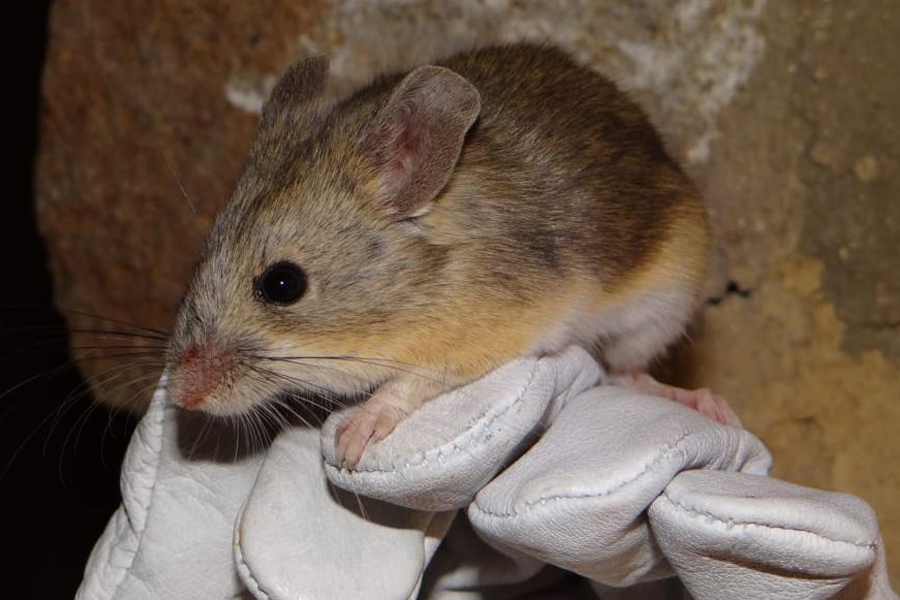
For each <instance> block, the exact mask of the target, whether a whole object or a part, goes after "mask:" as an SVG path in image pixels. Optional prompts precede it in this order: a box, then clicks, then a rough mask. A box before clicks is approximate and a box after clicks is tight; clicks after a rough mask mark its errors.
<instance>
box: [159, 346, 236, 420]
mask: <svg viewBox="0 0 900 600" xmlns="http://www.w3.org/2000/svg"><path fill="white" fill-rule="evenodd" d="M234 363H235V356H234V352H233V351H232V350H230V349H228V348H224V347H222V346H221V345H219V344H217V343H215V341H213V340H209V339H207V340H205V341H203V342H201V343H199V344H195V345H191V346H188V347H187V348H185V349H184V350H183V351H182V352H181V355H180V356H179V357H178V360H177V362H176V366H175V372H174V383H175V385H174V389H173V392H174V393H173V397H172V400H173V401H174V402H175V404H177V405H178V406H181V407H182V408H186V409H187V410H194V409H197V408H200V407H201V405H202V404H203V403H204V402H206V401H207V399H208V398H209V396H210V395H211V394H212V392H213V391H214V390H215V388H216V386H217V385H218V383H219V382H220V381H221V380H222V378H223V377H224V376H225V374H226V373H227V372H228V371H229V370H230V369H232V368H233V366H234Z"/></svg>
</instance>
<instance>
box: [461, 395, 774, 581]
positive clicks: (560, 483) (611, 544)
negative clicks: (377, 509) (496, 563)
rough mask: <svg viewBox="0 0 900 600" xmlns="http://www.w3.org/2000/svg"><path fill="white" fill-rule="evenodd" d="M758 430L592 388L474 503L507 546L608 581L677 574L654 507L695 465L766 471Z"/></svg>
mask: <svg viewBox="0 0 900 600" xmlns="http://www.w3.org/2000/svg"><path fill="white" fill-rule="evenodd" d="M769 464H770V458H769V455H768V453H767V452H766V450H765V448H764V447H763V446H762V444H761V443H760V442H759V440H757V439H756V438H755V437H753V436H752V435H751V434H749V433H748V432H746V431H744V430H742V429H738V428H735V427H728V426H723V425H719V424H717V423H714V422H712V421H711V420H709V419H706V418H705V417H703V416H701V415H700V414H698V413H696V412H695V411H692V410H690V409H688V408H685V407H683V406H681V405H679V404H677V403H675V402H671V401H668V400H664V399H660V398H655V397H650V396H642V395H639V394H636V393H634V392H632V391H626V390H623V389H620V388H616V387H612V386H604V387H598V388H594V389H592V390H590V391H589V392H586V393H583V394H581V395H580V396H578V397H577V398H575V399H573V400H572V401H570V402H569V403H568V404H566V406H565V407H564V408H563V409H562V411H561V412H560V414H559V415H558V417H557V418H556V420H555V421H554V422H553V424H552V425H551V427H550V428H549V430H548V431H547V433H546V434H545V435H544V436H543V437H542V438H541V440H540V441H538V442H537V443H536V444H535V445H534V446H532V447H531V449H530V450H529V451H528V452H527V453H526V454H525V455H524V456H522V457H521V458H520V459H519V460H518V461H517V462H516V463H514V464H513V465H512V466H511V467H509V468H508V469H507V470H506V471H505V472H504V473H502V474H501V475H499V476H498V477H497V478H496V479H494V480H493V481H492V482H491V483H490V484H488V485H487V486H486V487H485V488H484V489H483V490H482V491H481V492H479V494H478V496H477V497H476V499H475V502H474V503H473V504H472V505H471V506H470V507H469V513H468V514H469V518H470V520H471V522H472V525H473V526H474V527H475V528H476V529H477V530H478V531H479V532H480V533H481V535H482V536H483V537H484V538H485V539H487V540H488V541H490V542H491V543H492V545H494V546H495V547H497V548H498V549H500V550H503V549H508V550H510V551H519V552H525V553H528V554H530V555H531V556H534V557H537V558H540V559H541V560H543V561H545V562H547V563H550V564H553V565H556V566H559V567H562V568H564V569H568V570H570V571H575V572H576V573H580V574H582V575H584V576H586V577H589V578H591V579H594V580H596V581H599V582H601V583H605V584H608V585H615V586H623V585H631V584H634V583H638V582H641V581H647V580H651V579H654V578H658V577H663V576H667V575H669V574H671V570H670V568H669V567H668V565H667V563H666V560H665V557H664V556H663V553H662V552H661V550H660V548H659V547H658V546H657V545H656V543H655V541H654V539H653V536H652V535H651V532H650V529H649V527H648V524H647V519H646V515H645V510H646V508H647V507H648V506H649V505H650V504H651V503H652V502H653V501H654V500H655V499H656V497H657V496H658V495H659V494H660V493H661V492H662V491H663V489H665V487H666V486H667V485H668V483H669V482H670V481H671V479H672V478H673V477H674V476H675V475H676V474H678V473H679V472H680V471H682V470H685V469H697V468H707V469H718V470H745V471H748V472H752V473H760V474H762V473H765V472H766V471H767V470H768V467H769Z"/></svg>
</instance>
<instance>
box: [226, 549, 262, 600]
mask: <svg viewBox="0 0 900 600" xmlns="http://www.w3.org/2000/svg"><path fill="white" fill-rule="evenodd" d="M234 553H235V561H236V562H237V564H238V569H239V570H240V571H241V574H242V575H243V576H244V580H245V584H246V583H247V582H248V581H249V583H251V584H253V587H254V588H255V589H250V590H249V591H250V592H252V593H253V596H254V598H257V599H258V600H271V596H269V594H267V593H266V592H265V591H264V590H263V589H262V586H261V585H259V580H258V579H256V577H255V576H254V575H253V572H252V571H251V570H250V565H248V564H247V561H246V560H244V552H243V549H242V548H241V545H240V544H236V545H235V549H234ZM247 588H250V586H249V585H247Z"/></svg>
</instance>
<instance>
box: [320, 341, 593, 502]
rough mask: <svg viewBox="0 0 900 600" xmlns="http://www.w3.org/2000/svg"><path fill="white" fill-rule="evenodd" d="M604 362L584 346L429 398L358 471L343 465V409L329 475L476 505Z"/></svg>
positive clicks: (396, 494)
mask: <svg viewBox="0 0 900 600" xmlns="http://www.w3.org/2000/svg"><path fill="white" fill-rule="evenodd" d="M599 376H600V368H599V367H598V366H597V363H596V362H595V361H594V360H593V358H591V357H590V355H589V354H588V353H587V352H585V351H584V350H583V349H581V348H572V349H570V350H568V351H566V352H565V353H563V354H561V355H559V356H553V357H546V358H542V359H522V360H518V361H514V362H512V363H510V364H508V365H505V366H504V367H501V368H500V369H498V370H497V371H495V372H494V373H492V374H490V375H488V376H487V377H485V378H484V379H481V380H479V381H476V382H474V383H472V384H470V385H468V386H465V387H463V388H460V389H457V390H454V391H451V392H449V393H447V394H444V395H443V396H440V397H438V398H435V399H434V400H431V401H429V402H426V403H425V405H424V406H422V407H421V408H419V409H417V410H416V411H415V412H413V414H412V415H410V416H409V417H407V418H406V419H405V420H404V421H402V422H401V423H400V424H399V425H398V426H397V428H396V429H395V430H394V432H393V433H392V434H391V435H389V436H388V437H387V438H385V439H384V440H382V441H381V442H379V443H378V444H375V445H373V446H371V447H369V448H367V449H366V452H365V454H364V455H363V458H362V461H361V462H360V463H359V464H358V465H357V466H356V467H355V468H354V469H353V470H348V469H345V468H343V467H341V466H340V464H339V462H338V460H337V457H336V452H335V447H334V446H335V445H334V436H335V432H336V431H337V429H338V427H340V423H341V418H342V415H341V414H340V413H338V414H336V415H332V416H331V417H330V418H329V419H328V421H326V423H325V426H324V427H323V429H322V453H323V454H324V456H325V473H326V474H327V476H328V478H329V479H330V480H331V481H332V482H333V483H335V484H336V485H338V486H340V487H342V488H344V489H347V490H351V491H354V492H357V493H359V494H360V495H363V496H368V497H371V498H378V499H381V500H385V501H387V502H391V503H394V504H399V505H402V506H407V507H410V508H417V509H421V510H450V509H454V508H460V507H463V506H466V505H467V504H469V503H470V502H471V501H472V499H473V498H474V497H475V494H476V493H477V492H478V490H479V489H481V487H482V486H483V485H484V484H485V483H487V482H488V481H490V480H491V478H492V477H494V475H495V474H496V473H497V472H498V471H499V470H500V469H502V468H503V467H504V466H505V465H506V464H508V463H509V462H510V461H511V460H512V459H513V458H514V457H515V456H517V455H518V454H520V453H521V451H522V450H523V448H524V447H525V446H527V444H529V443H530V442H531V440H532V439H533V437H534V436H533V433H534V432H535V431H536V430H539V429H540V428H541V427H542V425H543V423H544V422H546V421H547V420H548V419H549V418H552V415H553V413H554V412H555V411H556V410H558V409H559V407H560V406H562V405H563V404H564V403H565V401H566V399H567V398H568V397H570V396H574V395H577V394H578V393H580V392H581V391H583V390H585V389H587V388H588V387H590V386H592V385H594V384H595V382H596V381H597V379H598V378H599Z"/></svg>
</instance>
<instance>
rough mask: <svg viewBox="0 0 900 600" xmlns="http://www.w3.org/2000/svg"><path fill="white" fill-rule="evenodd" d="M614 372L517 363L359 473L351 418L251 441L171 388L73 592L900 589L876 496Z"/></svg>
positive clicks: (582, 356)
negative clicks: (814, 481) (187, 408)
mask: <svg viewBox="0 0 900 600" xmlns="http://www.w3.org/2000/svg"><path fill="white" fill-rule="evenodd" d="M600 379H602V373H601V371H600V369H599V368H598V366H597V365H596V363H594V362H593V360H592V359H591V358H590V357H589V356H588V355H587V354H586V353H585V352H583V351H582V350H580V349H571V350H569V351H567V352H566V353H564V354H562V355H560V356H557V357H548V358H543V359H539V360H538V359H523V360H519V361H515V362H513V363H510V364H508V365H506V366H505V367H503V368H501V369H499V370H497V371H496V372H494V373H492V374H491V375H489V376H488V377H485V378H484V379H482V380H480V381H478V382H475V383H473V384H471V385H469V386H466V387H465V388H462V389H459V390H456V391H454V392H452V393H449V394H447V395H445V396H442V397H440V398H437V399H435V400H433V401H431V402H428V403H426V405H425V406H424V407H422V408H421V409H420V410H417V411H416V412H415V413H414V414H413V415H411V416H410V417H409V418H408V419H406V420H405V421H403V422H402V423H401V424H400V425H399V426H398V428H397V429H396V430H395V431H394V433H392V434H391V436H389V437H388V438H387V439H385V440H384V441H382V442H381V443H380V444H378V445H375V446H373V447H371V448H369V449H367V451H366V454H365V455H364V457H363V460H362V461H361V462H360V463H359V465H358V466H357V467H356V469H354V470H353V471H347V470H344V469H341V468H339V467H338V466H336V465H337V461H336V459H335V454H334V439H333V437H334V432H335V430H336V429H337V427H338V425H339V424H340V419H341V418H342V416H343V415H342V414H341V413H337V414H335V415H332V417H330V418H329V420H328V421H327V422H326V424H325V426H324V427H323V428H322V430H321V432H319V431H317V430H315V429H308V428H301V427H296V428H291V429H289V430H286V431H284V432H282V433H281V434H280V435H278V437H277V438H276V439H275V440H274V442H273V443H272V444H271V445H270V446H268V447H267V448H263V449H261V450H260V451H256V452H252V451H249V449H247V448H241V447H235V446H234V445H233V444H231V443H230V442H233V440H234V439H236V432H235V431H233V430H231V429H229V428H228V427H223V426H222V425H223V424H221V423H219V424H216V423H210V422H209V421H206V420H205V419H203V418H202V417H201V416H199V415H192V414H187V413H183V412H181V411H178V410H177V409H175V408H173V407H171V406H169V405H168V404H167V403H166V402H165V391H164V389H163V388H161V389H160V391H159V392H158V393H157V395H156V397H155V398H154V400H153V403H152V405H151V408H150V411H149V412H148V414H147V415H146V416H145V417H144V419H143V421H142V422H141V424H140V426H139V427H138V430H137V431H136V433H135V436H134V439H133V440H132V442H131V446H130V448H129V452H128V456H127V457H126V462H125V464H124V466H123V473H122V493H123V504H122V507H121V508H120V509H119V511H118V512H117V513H116V514H115V515H114V516H113V519H112V520H111V521H110V524H109V526H108V527H107V530H106V532H105V533H104V534H103V536H102V537H101V539H100V540H99V541H98V543H97V546H96V547H95V549H94V552H93V554H92V556H91V559H90V561H89V563H88V566H87V569H86V574H85V580H84V582H83V584H82V588H81V590H80V592H79V597H80V598H86V599H87V598H90V599H98V600H99V599H110V598H117V599H129V600H131V599H141V598H192V599H198V600H203V599H206V598H210V599H220V598H233V597H246V598H271V599H273V600H275V599H278V600H282V599H284V600H287V599H298V598H313V599H318V598H340V599H345V598H346V599H350V598H368V599H373V598H414V597H426V598H481V597H485V594H483V593H482V592H484V591H486V590H489V591H490V592H491V593H492V594H494V595H493V596H491V597H496V595H498V594H501V593H502V594H505V595H504V597H517V595H518V597H528V598H534V597H537V594H538V593H539V592H543V593H544V594H546V596H545V597H548V598H566V597H572V598H575V597H600V598H605V599H620V598H622V599H624V598H684V597H687V596H686V592H689V593H690V594H691V596H693V597H694V598H696V599H698V600H705V599H707V598H709V599H713V598H716V599H718V598H723V597H728V598H729V599H735V600H737V599H742V598H755V599H758V598H831V597H841V598H854V599H863V598H867V599H868V598H873V599H874V598H896V595H894V594H893V592H892V591H891V590H890V588H889V586H888V584H887V577H886V571H885V567H884V555H883V549H882V546H881V544H880V540H879V536H878V526H877V522H876V520H875V517H874V515H873V513H872V511H871V509H870V508H869V507H868V505H866V504H865V503H864V502H862V501H861V500H859V499H858V498H855V497H852V496H848V495H844V494H836V493H829V492H822V491H817V490H812V489H809V488H802V487H799V486H794V485H791V484H787V483H784V482H780V481H777V480H773V479H769V478H767V477H765V474H766V472H767V470H768V467H769V462H770V461H769V456H768V453H767V452H766V450H765V448H764V447H763V446H762V445H761V444H760V442H759V441H758V440H757V439H756V438H755V437H753V436H752V435H751V434H749V433H747V432H746V431H744V430H741V429H738V428H734V427H726V426H722V425H719V424H716V423H714V422H712V421H709V420H707V419H706V418H704V417H702V416H701V415H699V414H697V413H695V412H693V411H691V410H689V409H686V408H684V407H682V406H680V405H678V404H676V403H674V402H670V401H668V400H663V399H659V398H654V397H649V396H641V395H638V394H635V393H634V392H631V391H628V390H623V389H620V388H616V387H612V386H605V385H600V386H596V383H597V382H598V380H600ZM323 455H324V459H325V460H324V462H323V460H322V457H323ZM339 488H342V489H339ZM346 490H349V491H346ZM460 509H463V510H460ZM451 524H452V527H451ZM547 565H553V566H554V567H547ZM571 573H576V574H578V575H581V576H583V579H581V580H579V581H573V576H571V575H570V574H571ZM674 577H677V579H676V578H674Z"/></svg>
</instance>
